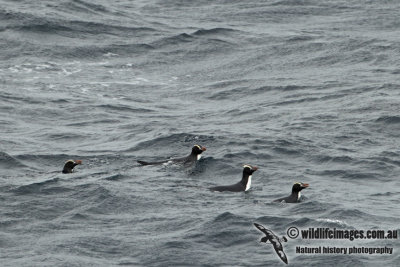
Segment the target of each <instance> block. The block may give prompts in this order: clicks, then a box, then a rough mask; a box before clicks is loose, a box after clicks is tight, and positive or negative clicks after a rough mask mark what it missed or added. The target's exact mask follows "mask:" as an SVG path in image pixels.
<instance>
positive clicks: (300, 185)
mask: <svg viewBox="0 0 400 267" xmlns="http://www.w3.org/2000/svg"><path fill="white" fill-rule="evenodd" d="M308 186H309V184H304V183H294V185H293V187H292V193H297V192H300V191H301V190H303V189H304V188H307V187H308Z"/></svg>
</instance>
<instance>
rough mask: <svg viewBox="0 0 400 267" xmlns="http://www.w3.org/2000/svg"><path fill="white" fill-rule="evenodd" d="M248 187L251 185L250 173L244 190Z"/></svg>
mask: <svg viewBox="0 0 400 267" xmlns="http://www.w3.org/2000/svg"><path fill="white" fill-rule="evenodd" d="M250 187H251V175H250V176H249V179H247V184H246V189H245V190H244V191H247V190H249V189H250Z"/></svg>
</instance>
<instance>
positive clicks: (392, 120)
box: [375, 116, 400, 124]
mask: <svg viewBox="0 0 400 267" xmlns="http://www.w3.org/2000/svg"><path fill="white" fill-rule="evenodd" d="M375 121H376V122H379V123H385V124H398V123H400V116H382V117H379V118H378V119H376V120H375Z"/></svg>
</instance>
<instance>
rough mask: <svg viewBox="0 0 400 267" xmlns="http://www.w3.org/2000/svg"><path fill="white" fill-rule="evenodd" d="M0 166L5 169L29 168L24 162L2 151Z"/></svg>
mask: <svg viewBox="0 0 400 267" xmlns="http://www.w3.org/2000/svg"><path fill="white" fill-rule="evenodd" d="M0 166H1V167H2V168H4V169H13V168H22V167H28V166H26V165H24V164H23V163H22V162H20V161H19V160H18V159H16V158H14V157H12V156H10V155H9V154H7V153H5V152H1V151H0Z"/></svg>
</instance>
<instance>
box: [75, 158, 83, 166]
mask: <svg viewBox="0 0 400 267" xmlns="http://www.w3.org/2000/svg"><path fill="white" fill-rule="evenodd" d="M74 162H75V164H77V165H80V164H82V160H79V159H78V160H74Z"/></svg>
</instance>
